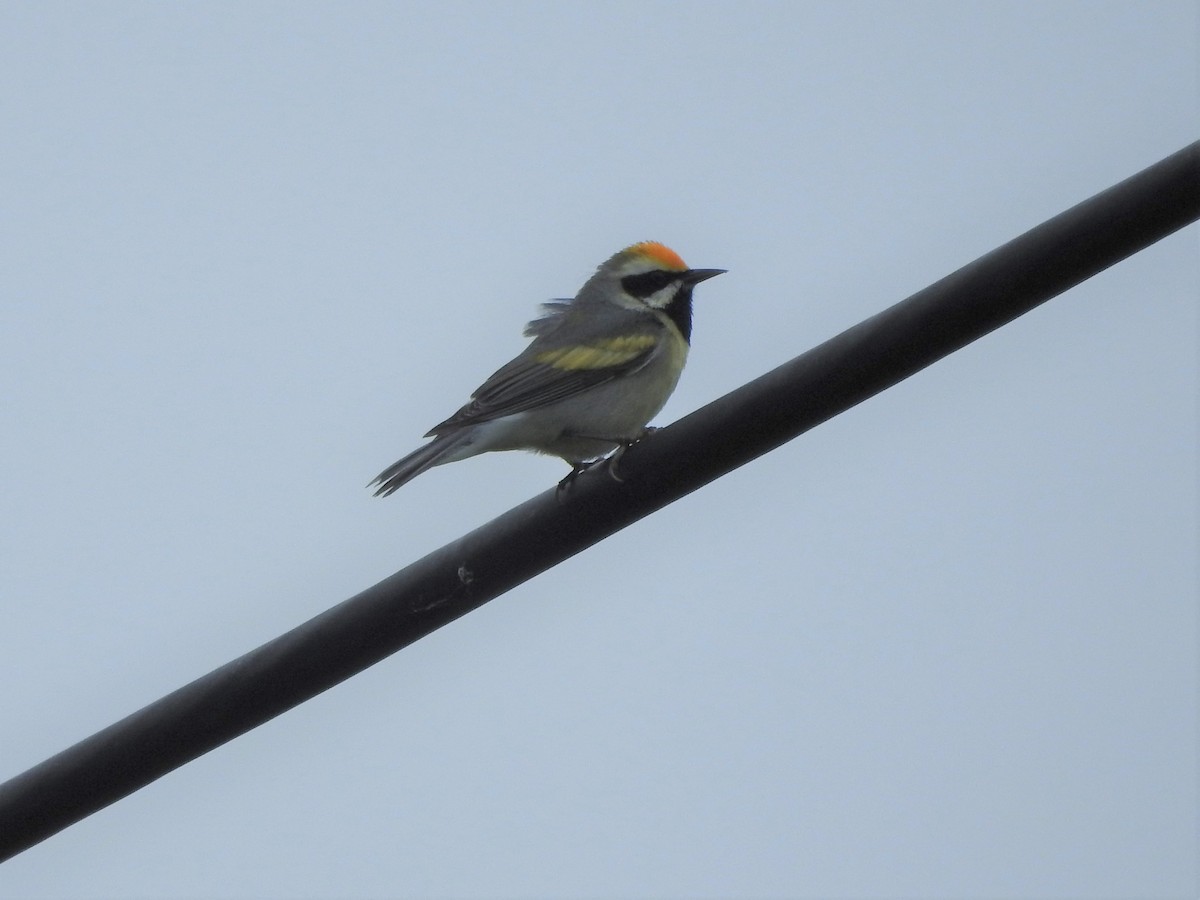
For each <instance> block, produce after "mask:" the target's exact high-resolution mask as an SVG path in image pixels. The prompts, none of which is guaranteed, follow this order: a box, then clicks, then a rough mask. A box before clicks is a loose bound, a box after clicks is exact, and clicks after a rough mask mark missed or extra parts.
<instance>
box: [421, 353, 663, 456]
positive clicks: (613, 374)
mask: <svg viewBox="0 0 1200 900" xmlns="http://www.w3.org/2000/svg"><path fill="white" fill-rule="evenodd" d="M661 340H662V336H661V335H660V334H657V333H654V332H651V331H639V332H637V333H634V334H628V335H623V336H621V337H606V338H601V337H596V338H592V339H591V340H585V341H584V342H582V343H575V344H569V345H566V346H559V347H553V346H551V347H547V346H544V345H543V346H539V342H538V341H534V342H533V343H532V344H530V345H529V347H528V348H526V350H525V352H523V353H522V354H521V355H520V356H518V357H517V358H516V359H514V360H513V361H512V362H510V363H509V364H508V365H506V366H504V367H503V368H502V369H500V370H499V371H498V372H496V373H495V374H494V375H492V377H491V378H489V379H488V380H487V381H485V382H484V383H483V384H482V385H481V386H480V387H479V388H478V389H476V391H475V393H474V394H472V395H471V402H470V403H468V404H467V405H466V406H464V407H463V408H462V409H460V410H459V411H458V412H456V413H455V414H454V415H453V416H451V417H450V418H449V419H447V420H446V421H445V422H442V423H441V424H439V425H436V426H435V427H434V428H432V429H431V430H430V431H429V434H427V435H425V436H426V437H431V436H433V435H438V434H444V433H445V432H447V431H452V430H454V429H456V428H458V427H460V426H462V425H472V424H475V423H478V422H488V421H491V420H492V419H499V418H501V417H503V416H509V415H512V414H513V413H518V412H524V411H526V410H530V409H537V408H538V407H542V406H547V405H549V404H551V403H556V402H558V401H560V400H564V399H566V398H567V397H573V396H575V395H577V394H581V393H583V392H584V391H587V390H590V389H591V388H594V387H596V386H598V385H601V384H604V383H605V382H608V381H612V380H613V379H614V378H619V377H621V376H623V375H628V374H630V373H632V372H636V371H637V370H638V369H640V368H641V367H642V366H644V365H645V364H646V363H647V362H649V360H650V358H651V357H652V356H653V355H654V353H655V351H656V350H657V349H658V347H659V343H660V341H661Z"/></svg>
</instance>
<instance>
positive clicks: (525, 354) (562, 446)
mask: <svg viewBox="0 0 1200 900" xmlns="http://www.w3.org/2000/svg"><path fill="white" fill-rule="evenodd" d="M725 271H726V270H725V269H691V268H688V266H687V265H686V264H685V263H684V261H683V259H682V258H680V256H679V254H678V253H676V252H675V251H674V250H672V249H670V248H669V247H667V246H666V245H665V244H661V243H659V242H657V241H642V242H640V243H636V244H633V245H632V246H629V247H626V248H625V249H624V250H621V251H620V252H618V253H616V254H614V255H613V256H611V257H609V258H608V259H607V260H606V261H605V262H603V263H601V264H600V265H599V266H598V267H597V268H596V272H595V274H593V275H592V276H591V277H590V278H589V279H588V280H587V282H586V283H585V284H584V285H583V287H582V288H580V290H579V293H578V294H576V295H575V297H574V298H573V299H569V300H551V301H549V302H548V303H543V304H542V305H541V315H540V316H539V317H538V318H536V319H534V320H533V321H531V322H530V323H529V324H528V325H526V326H525V337H529V338H533V340H532V341H531V342H530V344H529V345H528V346H527V347H526V348H525V349H524V350H523V351H522V352H521V353H520V354H519V355H517V356H516V358H514V359H513V360H512V361H511V362H509V363H508V364H506V365H504V366H502V367H501V368H500V369H498V370H497V371H496V372H495V373H493V374H492V376H491V377H490V378H488V379H487V380H486V381H485V382H484V383H483V384H482V385H480V386H479V387H478V388H476V389H475V391H474V393H472V394H471V399H470V401H469V402H468V403H467V404H466V405H465V406H463V407H462V408H461V409H459V410H458V412H456V413H455V414H454V415H452V416H451V417H450V418H448V419H446V420H445V421H444V422H441V423H440V424H438V425H435V426H434V427H433V428H431V429H430V430H429V431H428V432H427V433H426V435H425V437H427V438H433V440H431V441H429V442H428V443H426V444H424V445H422V446H421V447H419V448H417V449H416V450H414V451H413V452H412V453H410V454H408V455H407V456H405V457H404V458H403V459H400V460H398V461H397V462H395V463H393V464H392V465H390V466H388V467H387V468H386V469H384V470H383V471H382V472H380V473H379V475H378V476H376V478H375V479H374V480H373V481H371V482H370V484H368V488H375V489H376V490H375V496H377V497H386V496H388V495H390V494H392V493H394V492H395V491H396V490H397V489H399V488H400V487H402V486H404V485H405V484H407V483H408V482H409V481H411V480H412V479H413V478H416V477H417V476H418V475H420V474H421V473H422V472H425V471H427V470H428V469H431V468H433V467H434V466H440V465H443V464H445V463H450V462H457V461H459V460H463V459H467V458H469V457H472V456H477V455H478V454H480V453H487V452H489V451H493V450H530V451H533V452H535V453H543V454H547V455H551V456H558V457H560V458H562V459H563V460H565V461H566V462H567V463H568V464H569V465H570V466H571V472H570V474H568V475H567V476H566V477H565V478H564V479H563V480H562V481H561V482H560V483H559V488H560V491H561V489H563V488H566V487H569V485H570V484H571V483H572V482H573V480H574V478H575V477H576V476H578V475H579V473H580V472H582V471H583V470H585V469H586V468H588V467H590V466H591V465H592V464H594V463H596V462H598V461H601V460H602V459H604V458H609V459H610V460H612V461H613V462H614V464H615V460H616V459H617V458H618V457H619V455H620V454H621V453H623V452H624V450H625V449H626V448H627V447H629V446H630V445H631V444H633V443H635V442H636V441H637V440H639V439H640V438H641V437H642V436H643V435H644V434H645V433H646V432H647V428H646V426H647V423H648V422H649V421H650V420H651V419H652V418H654V416H655V415H657V414H658V412H659V411H660V410H661V409H662V408H663V405H664V404H665V403H666V402H667V398H668V397H670V396H671V393H672V392H673V391H674V390H675V386H676V385H677V384H678V383H679V376H680V374H681V373H682V372H683V367H684V363H685V362H686V361H687V355H688V349H689V347H690V344H691V336H692V289H693V288H694V287H695V286H696V285H697V284H699V283H700V282H702V281H706V280H707V279H709V278H713V277H714V276H716V275H721V274H723V273H724V272H725ZM610 471H612V472H613V475H614V477H618V476H617V475H616V471H615V468H612V467H610ZM618 480H620V479H619V477H618Z"/></svg>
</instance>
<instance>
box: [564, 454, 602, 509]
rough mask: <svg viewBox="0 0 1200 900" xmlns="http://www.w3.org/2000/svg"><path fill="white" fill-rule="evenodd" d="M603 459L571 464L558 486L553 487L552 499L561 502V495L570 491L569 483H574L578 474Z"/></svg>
mask: <svg viewBox="0 0 1200 900" xmlns="http://www.w3.org/2000/svg"><path fill="white" fill-rule="evenodd" d="M603 461H604V460H603V459H589V460H588V461H587V462H581V463H575V464H573V465H572V466H571V471H570V472H568V473H567V475H566V477H565V478H563V480H562V481H560V482H559V483H558V487H556V488H555V489H554V499H556V500H558V502H559V503H561V502H562V499H563V497H564V496H566V495H567V494H568V493H569V492H570V490H571V485H573V484H574V483H575V479H576V478H578V477H579V476H580V475H582V474H583V473H584V472H586V471H587V470H588V469H590V468H591V467H592V466H594V465H596V463H599V462H603Z"/></svg>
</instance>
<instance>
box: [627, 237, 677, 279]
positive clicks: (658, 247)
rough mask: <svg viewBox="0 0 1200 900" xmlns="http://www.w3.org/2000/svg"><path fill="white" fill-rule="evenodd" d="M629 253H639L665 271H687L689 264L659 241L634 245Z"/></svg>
mask: <svg viewBox="0 0 1200 900" xmlns="http://www.w3.org/2000/svg"><path fill="white" fill-rule="evenodd" d="M627 252H629V253H637V254H638V255H640V256H644V257H646V258H647V259H650V260H653V261H654V262H655V263H656V264H657V265H659V266H661V267H662V268H664V269H670V270H672V271H677V272H683V271H686V270H687V263H685V262H684V261H683V259H682V258H680V256H679V254H678V253H676V252H675V251H674V250H672V249H671V248H670V247H668V246H667V245H666V244H660V243H659V242H658V241H642V242H641V243H640V244H634V245H633V246H632V247H630V248H629V250H628V251H627Z"/></svg>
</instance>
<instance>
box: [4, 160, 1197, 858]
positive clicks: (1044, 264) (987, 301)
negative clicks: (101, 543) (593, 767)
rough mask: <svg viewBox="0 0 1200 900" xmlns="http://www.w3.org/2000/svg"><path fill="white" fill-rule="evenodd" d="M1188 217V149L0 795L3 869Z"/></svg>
mask: <svg viewBox="0 0 1200 900" xmlns="http://www.w3.org/2000/svg"><path fill="white" fill-rule="evenodd" d="M1197 218H1200V142H1198V143H1195V144H1192V145H1190V146H1188V147H1185V148H1184V149H1183V150H1181V151H1179V152H1178V153H1175V154H1174V155H1172V156H1169V157H1167V158H1166V159H1164V160H1162V161H1161V162H1159V163H1157V164H1155V165H1153V166H1151V167H1150V168H1148V169H1145V170H1144V171H1142V172H1139V173H1138V174H1136V175H1134V176H1133V177H1131V178H1129V179H1127V180H1125V181H1123V182H1121V183H1120V184H1118V185H1116V186H1114V187H1112V188H1109V189H1108V190H1106V191H1104V192H1102V193H1100V194H1098V195H1096V196H1095V197H1092V198H1091V199H1090V200H1087V201H1085V202H1083V203H1081V204H1079V205H1078V206H1075V207H1073V208H1072V209H1070V210H1067V211H1066V212H1064V213H1062V214H1060V215H1058V216H1055V217H1054V218H1053V219H1051V220H1049V221H1048V222H1045V223H1043V224H1042V225H1039V226H1038V227H1036V228H1034V229H1032V230H1031V231H1029V232H1026V233H1025V234H1023V235H1022V236H1020V237H1019V238H1016V239H1015V240H1013V241H1010V242H1009V243H1007V244H1005V245H1004V246H1003V247H1000V248H998V249H996V250H993V251H992V252H991V253H989V254H987V255H986V256H983V257H981V258H980V259H978V260H976V261H975V262H973V263H971V264H970V265H968V266H965V267H964V268H962V269H959V270H958V271H957V272H955V273H953V274H952V275H949V276H947V277H946V278H943V279H942V280H941V281H939V282H937V283H936V284H934V285H931V286H930V287H927V288H925V289H924V290H922V291H920V292H919V293H917V294H914V295H913V296H912V297H910V298H909V299H907V300H905V301H903V302H901V303H898V304H896V305H895V306H893V307H891V308H890V309H887V310H885V311H884V312H881V313H879V314H878V315H876V316H873V317H872V318H870V319H868V320H866V321H865V322H862V323H860V324H858V325H856V326H854V327H853V328H851V329H849V330H847V331H845V332H843V333H842V334H840V335H838V336H837V337H835V338H833V339H832V340H829V341H826V342H825V343H824V344H821V345H820V346H818V347H815V348H814V349H812V350H810V351H808V352H807V353H805V354H803V355H802V356H799V357H797V358H796V359H794V360H792V361H791V362H789V363H787V364H785V365H783V366H780V367H779V368H778V369H775V370H774V371H772V372H769V373H767V374H766V375H764V376H762V377H761V378H758V379H755V380H754V381H752V382H751V383H749V384H747V385H745V386H743V387H741V388H739V389H738V390H736V391H733V392H732V393H730V394H727V395H726V396H724V397H722V398H721V399H719V400H717V401H715V402H713V403H710V404H709V405H708V406H706V407H704V408H703V409H700V410H697V411H696V412H695V413H692V414H691V415H689V416H687V417H686V418H684V419H681V420H680V421H678V422H676V423H675V424H674V425H672V426H670V427H669V428H665V429H663V430H662V431H659V432H657V433H656V434H654V435H653V437H651V438H649V439H647V440H646V441H644V442H642V443H640V444H638V445H636V446H634V447H633V448H631V449H630V450H629V452H627V453H626V454H625V455H624V456H623V457H622V459H621V463H620V472H621V475H622V477H623V478H624V481H622V482H617V481H615V480H613V479H612V478H610V477H609V476H608V474H607V473H606V472H604V471H593V472H588V473H585V474H584V475H583V476H581V477H580V478H579V479H578V480H577V481H576V482H575V484H574V486H573V487H572V489H571V490H570V492H569V493H568V494H567V496H566V497H565V499H562V500H561V501H560V499H556V496H555V492H554V490H549V491H547V492H545V493H543V494H542V495H540V496H538V497H535V498H533V499H532V500H529V501H527V502H526V503H523V504H522V505H520V506H518V507H516V508H515V509H512V510H510V511H509V512H507V513H505V514H504V515H502V516H500V517H499V518H497V519H495V520H494V521H492V522H490V523H488V524H487V525H485V526H483V527H482V528H479V529H477V530H476V531H473V532H471V533H470V534H468V535H466V536H465V537H462V538H460V539H459V540H457V541H455V542H453V543H451V544H449V545H447V546H445V547H443V548H442V549H440V550H438V551H436V552H434V553H431V554H430V555H429V556H427V557H425V558H424V559H422V560H419V561H418V562H415V563H413V564H412V565H410V566H408V567H407V568H405V569H404V570H402V571H400V572H398V573H396V574H395V575H392V576H391V577H390V578H387V579H385V580H384V581H382V582H380V583H379V584H377V585H375V586H374V587H372V588H369V589H368V590H365V591H363V592H362V593H361V594H359V595H358V596H356V597H353V598H351V599H349V600H346V601H345V602H343V603H340V604H338V605H337V606H335V607H333V608H332V609H330V610H328V611H327V612H325V613H323V614H322V615H319V616H317V617H316V618H314V619H311V620H310V621H308V622H306V623H304V624H303V625H301V626H299V627H298V628H295V629H293V630H292V631H289V632H287V633H286V634H284V635H282V636H280V637H278V638H276V639H275V640H273V641H270V642H269V643H267V644H264V645H263V646H261V647H259V648H258V649H256V650H253V651H251V652H250V653H247V654H246V655H244V656H242V657H240V658H239V659H236V660H234V661H233V662H230V663H228V664H226V665H224V666H222V667H221V668H219V669H217V670H216V671H214V672H211V673H209V674H208V675H205V676H204V677H203V678H199V679H197V680H196V681H193V682H192V683H191V684H189V685H186V686H185V687H182V688H180V689H179V690H177V691H175V692H173V693H171V694H168V695H167V696H166V697H163V698H162V699H161V700H158V701H157V702H155V703H152V704H150V705H149V706H147V707H145V708H144V709H141V710H139V711H138V712H136V713H134V714H133V715H131V716H128V717H127V718H125V719H122V720H121V721H120V722H117V723H116V724H114V725H111V726H109V727H108V728H105V729H104V730H103V731H100V732H98V733H97V734H94V735H92V736H91V737H89V738H87V739H86V740H83V741H80V742H79V743H78V744H76V745H75V746H73V747H70V748H68V749H67V750H64V751H63V752H61V753H59V754H58V755H56V756H53V757H51V758H50V759H48V760H46V761H45V762H43V763H41V764H40V765H37V766H34V767H33V768H32V769H30V770H28V771H27V772H24V773H23V774H21V775H18V776H16V777H15V778H13V779H11V780H10V781H8V782H6V783H4V784H3V785H0V860H3V859H7V858H9V857H11V856H13V855H15V854H17V853H19V852H21V851H22V850H24V849H26V848H28V847H30V846H32V845H33V844H36V843H37V842H39V841H41V840H44V839H45V838H47V837H49V836H50V835H52V834H54V833H55V832H57V831H60V830H61V829H63V828H66V827H67V826H68V825H71V824H72V823H74V822H77V821H79V820H80V819H82V818H84V817H85V816H88V815H90V814H91V813H93V812H95V811H97V810H99V809H102V808H103V807H105V806H107V805H108V804H110V803H112V802H114V801H116V800H119V799H120V798H121V797H124V796H125V795H127V794H129V793H132V792H133V791H135V790H137V789H138V788H140V787H143V786H144V785H146V784H149V783H150V782H151V781H153V780H155V779H156V778H159V777H160V776H162V775H165V774H166V773H167V772H170V771H171V770H172V769H174V768H176V767H178V766H181V765H183V764H184V763H186V762H188V761H190V760H192V759H195V758H196V757H198V756H200V755H201V754H203V753H206V752H207V751H209V750H211V749H213V748H214V747H218V746H220V745H221V744H223V743H225V742H226V741H228V740H231V739H232V738H235V737H237V736H238V735H240V734H242V733H243V732H246V731H249V730H250V729H251V728H254V727H255V726H257V725H260V724H262V723H263V722H266V721H267V720H269V719H271V718H273V717H274V716H277V715H279V714H280V713H282V712H284V711H285V710H287V709H290V708H291V707H293V706H295V705H297V704H299V703H302V702H304V701H305V700H307V699H309V698H310V697H313V696H315V695H317V694H319V693H320V692H321V691H324V690H325V689H327V688H329V687H332V686H333V685H335V684H337V683H338V682H340V681H342V680H343V679H346V678H349V677H350V676H351V675H354V674H355V673H357V672H361V671H362V670H363V669H365V668H367V667H368V666H370V665H373V664H374V663H377V662H379V661H380V660H381V659H383V658H385V657H386V656H388V655H389V654H391V653H394V652H395V651H397V650H399V649H400V648H401V647H404V646H406V645H408V644H410V643H412V642H413V641H415V640H417V639H419V638H421V637H423V636H424V635H426V634H429V633H430V632H431V631H433V630H434V629H436V628H440V627H441V626H442V625H445V624H446V623H448V622H451V621H453V620H454V619H456V618H458V617H459V616H461V615H463V614H465V613H468V612H470V611H471V610H473V609H475V608H476V607H478V606H481V605H482V604H484V603H486V602H487V601H488V600H491V599H492V598H493V597H496V596H498V595H499V594H502V593H504V592H505V591H507V590H508V589H509V588H512V587H514V586H515V585H518V584H520V583H521V582H523V581H525V580H527V579H529V578H532V577H533V576H534V575H536V574H538V573H539V572H542V571H545V570H546V569H548V568H550V567H551V566H553V565H555V564H556V563H558V562H560V561H562V560H564V559H566V558H567V557H569V556H571V555H573V554H575V553H578V552H579V551H580V550H583V549H584V548H586V547H588V546H590V545H592V544H594V543H596V542H597V541H599V540H602V539H603V538H604V537H606V536H608V535H609V534H612V533H613V532H614V531H617V530H618V529H621V528H623V527H625V526H626V525H629V524H630V523H632V522H634V521H636V520H638V519H640V518H642V517H643V516H645V515H647V514H649V513H651V512H653V511H654V510H656V509H658V508H660V507H662V506H665V505H666V504H668V503H670V502H672V501H673V500H676V499H678V498H679V497H682V496H684V495H685V494H688V493H690V492H691V491H694V490H696V489H697V488H699V487H700V486H702V485H704V484H706V483H707V482H709V481H711V480H712V479H714V478H717V477H719V476H720V475H722V474H724V473H726V472H728V471H730V470H731V469H734V468H736V467H738V466H740V465H742V464H744V463H746V462H749V461H750V460H751V459H754V458H755V457H757V456H760V455H762V454H763V453H766V452H767V451H768V450H771V449H773V448H775V447H777V446H779V445H780V444H782V443H784V442H785V441H788V440H790V439H792V438H794V437H796V436H797V435H799V434H802V433H803V432H805V431H807V430H808V429H810V428H812V427H813V426H815V425H818V424H820V423H821V422H823V421H825V420H826V419H828V418H831V417H832V416H835V415H837V414H838V413H840V412H843V411H844V410H846V409H849V408H850V407H852V406H854V405H855V404H857V403H861V402H862V401H863V400H866V399H867V398H869V397H871V396H873V395H874V394H876V393H878V392H879V391H882V390H884V389H885V388H887V387H890V386H891V385H893V384H895V383H897V382H898V381H901V380H903V379H904V378H907V377H908V376H909V375H911V374H913V373H914V372H916V371H918V370H919V369H922V368H924V367H925V366H928V365H930V364H931V363H933V362H936V361H937V360H939V359H941V358H942V357H943V356H946V355H947V354H949V353H952V352H953V351H955V350H957V349H959V348H960V347H963V346H964V345H966V344H968V343H970V342H971V341H973V340H975V339H976V338H979V337H982V336H983V335H985V334H987V333H988V332H989V331H991V330H993V329H995V328H998V327H1000V326H1001V325H1003V324H1005V323H1006V322H1009V321H1011V320H1012V319H1015V318H1016V317H1017V316H1019V315H1021V314H1022V313H1025V312H1027V311H1029V310H1030V309H1033V308H1034V307H1035V306H1037V305H1038V304H1040V303H1043V302H1045V301H1046V300H1048V299H1050V298H1051V297H1053V296H1055V295H1056V294H1059V293H1061V292H1062V291H1065V290H1067V289H1068V288H1070V287H1072V286H1073V285H1076V284H1078V283H1079V282H1081V281H1083V280H1084V279H1086V278H1089V277H1091V276H1092V275H1095V274H1096V273H1097V272H1100V271H1102V270H1104V269H1106V268H1107V267H1109V266H1111V265H1113V264H1114V263H1117V262H1119V261H1120V260H1122V259H1124V258H1125V257H1127V256H1129V255H1130V254H1133V253H1136V252H1137V251H1138V250H1141V249H1143V248H1145V247H1147V246H1149V245H1150V244H1153V243H1154V242H1155V241H1157V240H1159V239H1161V238H1163V237H1165V236H1166V235H1168V234H1170V233H1172V232H1174V231H1176V230H1178V229H1180V228H1182V227H1184V226H1185V225H1188V224H1189V223H1191V222H1194V221H1196V219H1197Z"/></svg>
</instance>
